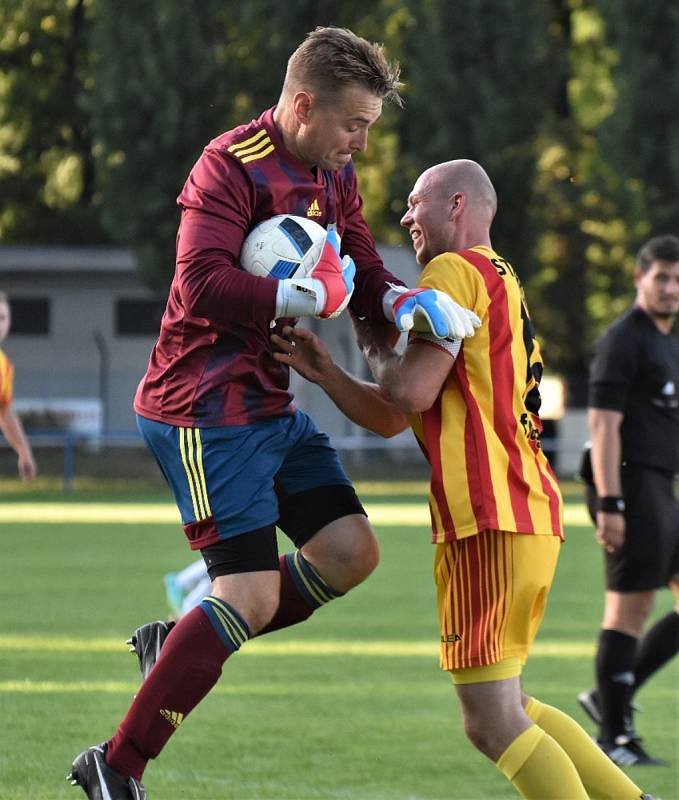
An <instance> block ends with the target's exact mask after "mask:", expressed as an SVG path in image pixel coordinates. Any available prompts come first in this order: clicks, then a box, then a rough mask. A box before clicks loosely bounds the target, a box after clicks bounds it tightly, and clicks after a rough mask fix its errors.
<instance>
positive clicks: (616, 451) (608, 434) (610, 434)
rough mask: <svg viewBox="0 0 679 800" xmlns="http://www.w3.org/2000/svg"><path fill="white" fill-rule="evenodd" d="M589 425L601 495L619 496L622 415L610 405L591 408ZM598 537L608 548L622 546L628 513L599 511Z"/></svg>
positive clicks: (596, 485) (594, 469) (593, 462)
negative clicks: (607, 407) (626, 514)
mask: <svg viewBox="0 0 679 800" xmlns="http://www.w3.org/2000/svg"><path fill="white" fill-rule="evenodd" d="M588 417H589V427H590V431H591V435H592V472H593V474H594V485H595V487H596V492H597V495H598V496H599V497H609V496H614V497H620V496H621V495H622V486H621V483H620V463H621V460H622V446H621V442H620V425H621V424H622V420H623V415H622V413H621V412H619V411H611V410H610V409H603V408H591V409H590V410H589V414H588ZM596 528H597V532H596V536H597V541H598V542H599V543H600V544H602V545H603V546H604V547H605V548H606V549H607V550H608V551H609V552H613V551H614V550H617V549H618V548H620V547H622V544H623V542H624V539H625V517H624V515H623V514H620V513H613V514H607V513H604V512H603V511H599V512H597V515H596Z"/></svg>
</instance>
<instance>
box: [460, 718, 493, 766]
mask: <svg viewBox="0 0 679 800" xmlns="http://www.w3.org/2000/svg"><path fill="white" fill-rule="evenodd" d="M464 732H465V736H466V737H467V739H469V741H470V742H471V743H472V744H473V745H474V747H475V748H476V749H477V750H478V751H479V752H481V753H483V754H484V755H485V756H487V757H488V758H493V760H495V759H494V755H495V751H496V749H497V746H496V743H495V738H496V737H495V733H494V732H493V731H491V729H490V727H489V726H488V724H487V721H486V720H484V719H483V718H482V717H480V716H477V715H471V714H465V716H464Z"/></svg>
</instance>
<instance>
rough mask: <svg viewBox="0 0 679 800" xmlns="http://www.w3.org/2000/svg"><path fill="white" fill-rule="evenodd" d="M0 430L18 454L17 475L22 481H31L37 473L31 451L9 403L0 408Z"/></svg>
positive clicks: (18, 420)
mask: <svg viewBox="0 0 679 800" xmlns="http://www.w3.org/2000/svg"><path fill="white" fill-rule="evenodd" d="M0 430H1V431H2V432H3V434H4V435H5V439H7V441H8V442H9V444H10V445H11V446H12V448H13V450H14V451H15V452H16V454H17V456H18V470H19V477H20V478H21V480H22V481H32V480H33V478H35V476H36V474H37V468H36V466H35V460H34V459H33V451H32V450H31V446H30V444H29V443H28V439H27V438H26V434H25V433H24V428H23V425H22V424H21V420H20V419H19V417H17V415H16V414H15V412H14V409H13V408H12V406H11V405H10V406H7V407H6V408H0Z"/></svg>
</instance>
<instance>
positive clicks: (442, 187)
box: [401, 158, 497, 265]
mask: <svg viewBox="0 0 679 800" xmlns="http://www.w3.org/2000/svg"><path fill="white" fill-rule="evenodd" d="M496 210H497V195H496V194H495V189H494V188H493V184H492V183H491V181H490V178H489V177H488V175H487V173H486V171H485V170H484V169H483V167H482V166H481V165H480V164H477V163H476V161H471V160H469V159H467V158H459V159H456V160H454V161H444V162H443V163H442V164H436V165H435V166H433V167H430V168H429V169H427V170H425V171H424V172H423V173H422V174H421V175H420V177H419V178H418V179H417V180H416V181H415V185H414V186H413V190H412V192H411V193H410V195H409V197H408V210H407V211H406V213H405V214H404V215H403V217H402V218H401V225H402V226H403V227H404V228H407V229H408V232H409V233H410V239H411V241H412V243H413V248H414V250H415V258H416V259H417V261H418V263H419V264H422V265H424V264H427V263H428V262H429V261H430V260H431V259H432V258H434V257H435V256H437V255H440V254H441V253H445V252H451V253H452V252H456V251H459V250H465V249H466V248H468V247H475V246H477V245H479V246H485V247H491V242H490V226H491V223H492V222H493V217H494V216H495V212H496Z"/></svg>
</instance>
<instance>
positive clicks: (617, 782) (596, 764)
mask: <svg viewBox="0 0 679 800" xmlns="http://www.w3.org/2000/svg"><path fill="white" fill-rule="evenodd" d="M526 714H527V715H528V716H529V717H530V718H531V719H532V720H533V722H535V723H536V724H537V725H539V726H540V727H541V728H542V730H543V731H546V732H547V733H548V734H549V735H550V736H551V737H552V738H553V739H556V741H557V742H558V743H559V744H560V745H561V747H562V748H563V749H564V750H565V751H566V752H567V753H568V755H569V757H570V760H571V761H572V762H573V764H575V768H576V769H577V771H578V774H579V775H580V778H581V780H582V782H583V784H584V785H585V788H586V789H587V791H588V792H589V795H590V797H591V798H592V800H639V798H640V797H641V795H642V791H641V789H640V788H639V787H638V786H637V785H636V784H635V783H633V782H632V781H631V780H630V779H629V778H628V777H627V775H625V773H624V772H623V771H622V770H621V769H620V768H619V767H616V765H615V764H614V763H613V762H612V761H611V760H610V758H608V756H607V755H606V754H605V753H603V752H602V750H601V749H600V748H599V746H598V745H597V744H596V742H594V741H593V740H592V739H591V738H590V737H589V736H588V735H587V733H586V732H585V731H584V730H583V729H582V728H581V727H580V726H579V725H578V723H577V722H576V721H575V720H574V719H571V717H569V716H568V714H564V712H563V711H559V709H558V708H554V707H553V706H548V705H547V704H546V703H541V702H539V701H538V700H536V699H535V698H534V697H531V699H530V700H529V701H528V705H527V706H526Z"/></svg>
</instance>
